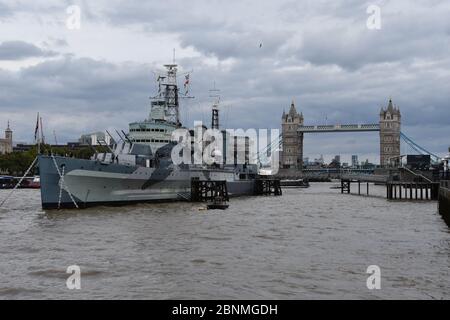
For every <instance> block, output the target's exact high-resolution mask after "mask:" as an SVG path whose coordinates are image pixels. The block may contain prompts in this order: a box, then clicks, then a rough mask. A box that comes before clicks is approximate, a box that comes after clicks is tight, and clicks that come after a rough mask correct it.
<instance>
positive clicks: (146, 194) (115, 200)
mask: <svg viewBox="0 0 450 320" xmlns="http://www.w3.org/2000/svg"><path fill="white" fill-rule="evenodd" d="M55 162H56V165H57V166H58V168H59V170H60V173H61V174H62V173H64V183H63V184H62V183H61V180H62V179H60V173H58V171H57V169H56V165H55ZM63 168H64V169H63ZM39 171H40V176H41V200H42V208H43V209H53V208H58V207H59V208H74V207H75V204H74V201H75V202H76V203H77V205H78V207H80V208H85V207H91V206H97V205H125V204H131V203H143V202H164V201H180V200H185V199H186V196H187V195H189V194H190V187H191V179H192V178H199V179H200V180H208V179H211V180H226V181H227V188H228V192H229V194H230V196H239V195H252V194H254V185H255V180H240V179H239V177H237V176H236V174H235V173H234V172H233V171H231V170H221V169H217V170H209V169H208V170H205V169H192V168H191V169H184V170H182V169H180V168H178V167H175V168H172V169H168V168H164V169H158V168H147V167H139V166H127V165H121V164H114V163H108V164H106V163H102V162H100V161H96V160H83V159H74V158H66V157H51V156H39ZM60 185H62V188H60ZM61 189H62V190H61ZM69 193H70V195H71V196H72V198H73V200H74V201H73V200H72V199H71V197H70V195H69Z"/></svg>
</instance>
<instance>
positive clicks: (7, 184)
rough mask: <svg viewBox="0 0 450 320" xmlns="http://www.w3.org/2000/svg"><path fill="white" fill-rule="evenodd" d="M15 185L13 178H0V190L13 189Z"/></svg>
mask: <svg viewBox="0 0 450 320" xmlns="http://www.w3.org/2000/svg"><path fill="white" fill-rule="evenodd" d="M15 185H16V181H15V179H14V177H11V176H0V189H13V188H14V186H15Z"/></svg>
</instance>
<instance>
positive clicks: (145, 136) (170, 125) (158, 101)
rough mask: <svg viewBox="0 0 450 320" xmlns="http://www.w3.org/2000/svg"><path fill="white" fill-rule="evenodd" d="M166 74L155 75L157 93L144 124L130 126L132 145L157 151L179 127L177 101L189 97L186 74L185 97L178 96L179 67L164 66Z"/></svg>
mask: <svg viewBox="0 0 450 320" xmlns="http://www.w3.org/2000/svg"><path fill="white" fill-rule="evenodd" d="M164 67H165V69H166V71H165V72H164V73H162V74H158V75H157V79H156V82H157V84H158V93H157V94H156V95H155V96H153V97H151V98H150V99H151V100H152V101H151V108H150V114H149V117H148V118H147V119H145V120H144V121H138V122H133V123H130V124H129V137H130V139H131V141H133V142H135V143H140V144H146V145H149V146H150V147H151V148H152V150H153V151H156V150H158V149H159V148H161V147H162V146H164V145H165V144H167V143H169V142H170V140H171V136H172V132H173V131H174V130H175V129H177V128H179V127H181V121H180V111H179V100H180V96H181V97H182V98H192V97H191V96H188V94H187V93H188V91H187V88H188V86H189V74H185V82H184V88H185V92H184V94H180V92H179V87H178V84H177V71H178V66H177V65H176V64H175V63H172V64H166V65H164Z"/></svg>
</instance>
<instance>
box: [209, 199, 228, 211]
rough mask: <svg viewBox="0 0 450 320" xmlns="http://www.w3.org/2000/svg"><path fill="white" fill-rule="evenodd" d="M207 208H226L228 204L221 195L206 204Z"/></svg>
mask: <svg viewBox="0 0 450 320" xmlns="http://www.w3.org/2000/svg"><path fill="white" fill-rule="evenodd" d="M206 207H207V208H208V210H215V209H217V210H225V209H228V207H229V205H228V203H227V200H226V199H225V198H224V197H222V196H216V197H215V198H214V200H213V202H212V203H209V204H207V205H206Z"/></svg>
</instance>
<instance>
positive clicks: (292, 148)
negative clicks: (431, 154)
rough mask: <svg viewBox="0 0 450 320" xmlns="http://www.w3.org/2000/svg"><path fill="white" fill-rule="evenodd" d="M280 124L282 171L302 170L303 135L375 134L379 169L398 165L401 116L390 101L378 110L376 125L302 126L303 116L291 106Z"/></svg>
mask: <svg viewBox="0 0 450 320" xmlns="http://www.w3.org/2000/svg"><path fill="white" fill-rule="evenodd" d="M281 120H282V123H281V127H282V152H281V157H280V161H281V168H283V169H291V168H293V169H301V168H302V167H303V145H304V144H303V140H304V135H305V134H306V133H335V132H379V136H380V164H381V166H383V167H386V166H390V165H398V163H399V161H400V137H401V131H400V128H401V114H400V109H399V108H397V107H395V106H394V104H393V103H392V100H389V103H388V106H387V107H386V108H384V107H382V108H381V110H380V113H379V121H378V123H370V124H335V125H313V126H311V125H304V117H303V113H298V112H297V110H296V108H295V105H294V102H292V104H291V107H290V109H289V112H288V113H285V112H283V115H282V117H281Z"/></svg>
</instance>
